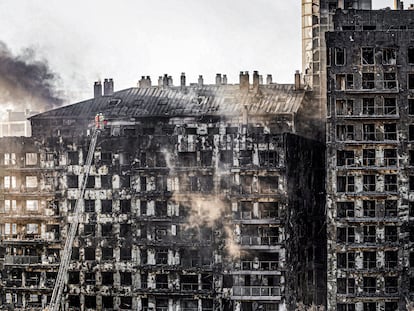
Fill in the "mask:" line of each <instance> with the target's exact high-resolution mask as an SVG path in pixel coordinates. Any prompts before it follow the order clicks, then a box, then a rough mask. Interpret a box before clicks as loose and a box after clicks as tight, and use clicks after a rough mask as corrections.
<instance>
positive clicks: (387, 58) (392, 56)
mask: <svg viewBox="0 0 414 311" xmlns="http://www.w3.org/2000/svg"><path fill="white" fill-rule="evenodd" d="M382 64H383V65H396V64H397V51H396V49H393V48H383V49H382Z"/></svg>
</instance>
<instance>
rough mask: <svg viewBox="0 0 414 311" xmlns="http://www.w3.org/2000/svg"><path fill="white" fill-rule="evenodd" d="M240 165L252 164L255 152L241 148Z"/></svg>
mask: <svg viewBox="0 0 414 311" xmlns="http://www.w3.org/2000/svg"><path fill="white" fill-rule="evenodd" d="M239 155H240V158H239V165H240V166H245V165H250V164H252V160H253V154H252V151H251V150H240V154H239Z"/></svg>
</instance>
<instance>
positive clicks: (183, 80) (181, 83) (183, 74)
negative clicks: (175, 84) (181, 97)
mask: <svg viewBox="0 0 414 311" xmlns="http://www.w3.org/2000/svg"><path fill="white" fill-rule="evenodd" d="M180 85H181V88H184V87H185V72H182V73H181V77H180Z"/></svg>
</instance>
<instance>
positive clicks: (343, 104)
mask: <svg viewBox="0 0 414 311" xmlns="http://www.w3.org/2000/svg"><path fill="white" fill-rule="evenodd" d="M353 114H354V101H353V100H351V99H338V100H337V101H336V115H338V116H351V115H353Z"/></svg>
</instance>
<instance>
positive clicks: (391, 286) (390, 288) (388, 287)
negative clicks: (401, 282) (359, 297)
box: [384, 276, 398, 309]
mask: <svg viewBox="0 0 414 311" xmlns="http://www.w3.org/2000/svg"><path fill="white" fill-rule="evenodd" d="M384 279H385V284H384V287H385V293H386V294H396V293H398V277H396V276H386V277H385V278H384ZM397 309H398V308H397Z"/></svg>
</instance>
